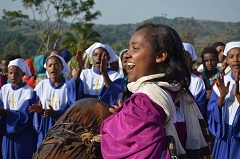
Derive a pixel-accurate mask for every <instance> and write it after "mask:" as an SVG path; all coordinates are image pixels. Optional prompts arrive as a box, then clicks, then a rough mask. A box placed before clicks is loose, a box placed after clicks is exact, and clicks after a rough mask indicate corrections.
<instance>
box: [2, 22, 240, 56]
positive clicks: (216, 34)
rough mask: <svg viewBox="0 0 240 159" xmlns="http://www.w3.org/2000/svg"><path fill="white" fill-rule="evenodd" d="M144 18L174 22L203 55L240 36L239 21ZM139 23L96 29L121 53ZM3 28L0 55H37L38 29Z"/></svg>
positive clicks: (176, 28)
mask: <svg viewBox="0 0 240 159" xmlns="http://www.w3.org/2000/svg"><path fill="white" fill-rule="evenodd" d="M143 22H153V23H161V24H165V25H169V26H171V27H172V28H174V29H175V30H176V31H177V32H178V33H179V35H180V37H181V39H182V41H183V42H189V43H192V44H194V46H195V49H196V52H197V54H198V55H200V52H201V50H202V49H203V48H204V47H206V46H210V45H211V44H212V43H213V42H216V41H222V42H224V43H227V42H229V41H234V40H239V39H240V22H238V23H230V22H218V21H209V20H197V19H194V18H183V17H177V18H173V19H168V18H166V17H153V18H151V19H147V20H145V21H143ZM143 22H142V23H143ZM139 24H140V23H136V24H121V25H95V26H94V29H95V30H96V31H97V32H99V33H100V35H101V37H100V38H99V40H100V41H101V42H102V43H106V44H110V45H111V46H112V47H113V48H114V50H115V51H116V52H117V53H119V52H120V51H121V50H123V49H125V48H127V47H128V41H129V39H130V37H131V35H132V34H133V32H134V30H135V29H136V27H137V26H138V25H139ZM62 31H63V32H66V31H70V30H69V24H68V23H66V22H65V23H64V25H63V26H62ZM0 32H1V34H0V37H1V38H0V51H1V52H2V53H1V56H2V55H5V54H8V53H9V52H10V51H9V50H11V51H13V52H14V51H15V52H16V53H20V54H21V55H24V56H30V57H31V56H33V55H35V53H36V50H37V49H38V47H39V45H40V44H39V40H38V38H37V35H36V33H35V32H34V31H33V30H30V29H27V28H24V27H18V28H14V29H9V28H7V27H6V26H5V24H4V22H3V21H2V20H0ZM13 45H14V47H13ZM17 47H20V49H15V50H14V48H17Z"/></svg>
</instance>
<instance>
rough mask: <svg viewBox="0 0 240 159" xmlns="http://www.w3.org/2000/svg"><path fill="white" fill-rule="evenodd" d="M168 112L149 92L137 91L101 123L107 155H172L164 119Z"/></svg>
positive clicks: (105, 154)
mask: <svg viewBox="0 0 240 159" xmlns="http://www.w3.org/2000/svg"><path fill="white" fill-rule="evenodd" d="M165 119H166V114H165V112H164V111H163V109H162V108H161V107H160V106H159V105H157V104H156V103H155V102H153V101H152V100H151V99H150V98H149V97H148V96H147V95H146V94H143V93H135V94H134V95H132V96H131V97H130V98H129V99H128V100H126V102H125V103H124V104H123V106H122V107H120V108H119V109H118V110H117V112H116V113H115V114H113V115H111V116H110V117H108V118H107V119H105V120H104V122H103V123H102V126H101V135H102V137H101V149H102V154H103V157H104V158H105V159H110V158H111V159H112V158H170V156H169V151H168V149H167V144H166V139H165V137H166V133H165V129H164V122H165Z"/></svg>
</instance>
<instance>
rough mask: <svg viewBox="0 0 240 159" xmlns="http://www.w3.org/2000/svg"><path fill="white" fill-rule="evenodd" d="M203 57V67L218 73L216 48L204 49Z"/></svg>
mask: <svg viewBox="0 0 240 159" xmlns="http://www.w3.org/2000/svg"><path fill="white" fill-rule="evenodd" d="M201 57H202V63H203V66H204V68H205V69H206V70H207V71H216V69H217V64H218V52H217V50H216V49H215V48H213V47H206V48H204V49H203V51H202V55H201Z"/></svg>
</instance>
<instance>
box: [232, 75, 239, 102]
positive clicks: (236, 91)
mask: <svg viewBox="0 0 240 159" xmlns="http://www.w3.org/2000/svg"><path fill="white" fill-rule="evenodd" d="M234 77H235V87H234V90H233V95H234V96H235V97H236V98H237V101H238V103H240V93H239V72H236V73H235V74H234Z"/></svg>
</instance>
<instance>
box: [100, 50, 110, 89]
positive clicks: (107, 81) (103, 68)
mask: <svg viewBox="0 0 240 159" xmlns="http://www.w3.org/2000/svg"><path fill="white" fill-rule="evenodd" d="M107 61H108V59H107V56H106V52H103V54H102V57H101V63H100V72H101V73H102V75H103V79H104V83H105V87H107V88H108V87H109V86H110V84H111V82H112V81H111V80H110V78H109V76H108V73H107V69H106V65H107Z"/></svg>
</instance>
